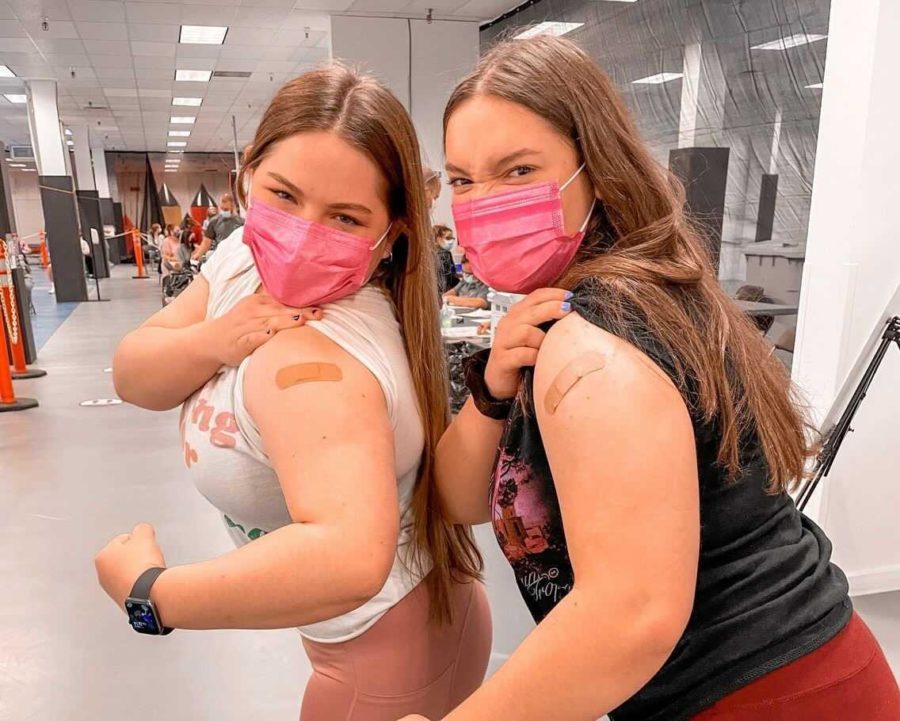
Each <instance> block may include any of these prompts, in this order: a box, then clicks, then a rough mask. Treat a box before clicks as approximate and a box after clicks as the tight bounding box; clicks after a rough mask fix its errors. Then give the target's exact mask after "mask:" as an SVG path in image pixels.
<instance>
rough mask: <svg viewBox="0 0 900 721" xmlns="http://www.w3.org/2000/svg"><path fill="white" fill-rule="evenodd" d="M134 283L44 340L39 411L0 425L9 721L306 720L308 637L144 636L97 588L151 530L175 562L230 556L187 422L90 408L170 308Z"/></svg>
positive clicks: (145, 285)
mask: <svg viewBox="0 0 900 721" xmlns="http://www.w3.org/2000/svg"><path fill="white" fill-rule="evenodd" d="M129 271H130V269H129V268H127V267H126V268H117V269H115V277H114V278H112V279H110V280H107V281H103V286H102V288H103V295H105V296H107V297H112V298H113V301H112V302H109V303H82V304H81V305H80V306H79V307H78V308H77V309H76V310H75V311H74V312H73V313H72V315H71V316H70V317H69V319H68V320H67V321H66V322H65V323H64V324H63V325H62V327H61V328H60V329H59V330H58V331H56V333H55V334H54V335H53V336H52V337H51V338H50V339H49V340H48V341H47V342H46V344H45V345H44V347H43V349H42V350H41V353H40V357H39V365H40V367H42V368H44V369H46V370H47V371H48V372H49V375H48V376H47V377H46V378H43V379H39V380H35V381H27V382H25V381H17V382H16V385H15V388H16V392H17V394H19V395H22V396H31V397H35V398H37V399H39V401H40V403H41V407H40V408H38V409H35V410H30V411H24V412H19V413H4V414H0V527H2V528H3V530H4V540H3V543H2V544H0V584H2V589H3V591H2V593H0V721H26V720H28V721H69V720H72V721H76V720H77V721H82V720H84V721H88V720H90V721H112V720H113V719H123V718H130V719H135V721H150V720H151V719H153V720H156V719H166V720H167V721H181V720H182V719H183V720H184V721H188V720H189V719H190V720H191V721H194V720H196V719H217V721H232V720H233V721H238V720H241V721H243V719H246V718H248V717H253V718H260V719H267V720H269V719H272V720H279V719H284V720H287V719H296V718H297V716H298V711H299V703H300V701H299V699H300V696H301V694H302V690H303V686H304V684H305V682H306V678H307V675H308V673H309V669H308V665H307V662H306V659H305V657H304V655H303V653H302V650H301V647H300V642H299V636H298V635H297V634H296V632H293V631H280V632H267V633H259V632H205V633H175V634H173V635H172V636H169V637H168V638H165V639H156V638H145V637H139V636H138V635H137V634H135V633H134V632H133V631H131V629H130V628H128V626H127V625H126V622H125V617H124V614H122V613H120V612H119V611H117V610H116V608H115V607H114V606H113V604H112V603H111V602H110V601H109V600H108V598H107V597H106V596H105V594H103V592H102V591H101V590H100V588H99V586H98V585H97V582H96V578H95V575H94V569H93V556H94V554H95V553H96V551H97V550H99V549H100V548H101V547H102V546H103V545H104V544H105V543H106V542H107V541H108V540H109V539H110V538H111V537H112V536H114V535H116V534H118V533H122V532H125V531H127V530H129V529H130V528H131V527H132V526H133V525H134V524H135V523H136V522H138V521H141V520H146V521H150V522H152V523H153V524H154V525H155V526H156V527H157V531H158V533H159V537H160V540H161V544H162V546H163V550H164V551H165V552H166V557H167V560H168V561H169V563H172V564H177V563H187V562H191V561H197V560H202V559H205V558H208V557H210V556H213V555H216V554H218V553H221V552H222V551H225V550H227V549H228V548H229V542H228V539H227V537H226V535H225V531H224V529H223V528H222V526H221V523H220V521H219V520H218V517H217V515H216V513H215V512H213V510H212V509H211V507H210V506H209V505H208V504H207V502H206V501H205V500H203V499H202V498H201V497H200V496H199V494H197V493H196V491H195V490H194V489H193V487H192V486H191V485H190V483H189V482H188V480H187V479H186V477H185V471H184V466H183V463H182V462H181V457H180V453H179V449H178V435H177V414H175V413H164V414H163V413H150V412H146V411H142V410H139V409H137V408H133V407H131V406H128V405H121V406H114V407H106V408H81V407H79V405H78V403H79V402H80V401H82V400H85V399H90V398H111V397H114V395H115V393H114V391H113V387H112V381H111V377H110V375H109V374H107V373H104V372H103V370H104V368H107V367H108V366H109V365H110V360H111V357H112V353H113V350H114V348H115V346H116V343H117V342H118V340H119V338H120V337H121V336H122V335H123V334H124V333H125V332H126V331H128V330H129V329H131V328H133V327H135V326H136V325H138V323H140V321H141V320H143V319H144V318H146V317H147V316H149V315H150V314H151V313H152V312H154V311H155V310H156V309H157V308H159V287H158V285H157V283H156V281H155V280H145V281H139V280H131V279H130V275H131V273H130V272H129Z"/></svg>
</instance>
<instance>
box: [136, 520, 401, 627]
mask: <svg viewBox="0 0 900 721" xmlns="http://www.w3.org/2000/svg"><path fill="white" fill-rule="evenodd" d="M357 540H361V539H351V538H348V537H347V534H346V533H341V532H337V531H336V529H330V528H328V527H324V526H320V525H316V524H303V523H292V524H290V525H288V526H284V527H283V528H280V529H278V530H277V531H273V532H272V533H269V534H267V535H265V536H262V537H260V538H258V539H256V540H255V541H253V542H251V543H248V544H247V545H245V546H242V547H241V548H238V549H236V550H234V551H232V552H230V553H228V554H226V555H224V556H220V557H219V558H216V559H213V560H210V561H205V562H203V563H196V564H192V565H188V566H176V567H174V568H170V569H169V570H167V571H166V572H165V573H163V574H162V575H161V576H160V577H159V580H158V581H157V582H156V584H155V585H154V586H153V592H152V597H153V601H154V603H155V604H156V605H157V607H158V608H159V610H160V615H161V616H162V619H163V622H164V623H165V624H166V625H167V626H170V627H172V628H181V629H191V630H209V629H229V628H241V629H276V628H290V627H293V626H305V625H308V624H311V623H316V622H318V621H324V620H326V619H329V618H334V617H336V616H340V615H342V614H344V613H348V612H349V611H352V610H353V609H355V608H358V607H359V606H361V605H362V604H363V603H365V602H366V601H367V600H369V599H370V598H372V597H373V596H374V595H375V594H376V593H377V592H378V591H379V590H380V589H381V587H382V586H383V584H384V581H385V579H386V575H387V574H386V572H384V570H383V569H384V567H385V565H386V564H385V560H386V558H387V556H386V555H385V554H386V553H387V552H388V551H389V552H390V554H391V556H390V557H391V559H392V558H393V553H394V549H385V548H376V549H372V550H367V547H366V545H365V544H364V543H362V542H359V543H357ZM387 568H388V569H389V568H390V565H389V564H388V565H387Z"/></svg>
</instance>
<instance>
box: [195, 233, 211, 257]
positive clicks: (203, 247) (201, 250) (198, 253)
mask: <svg viewBox="0 0 900 721" xmlns="http://www.w3.org/2000/svg"><path fill="white" fill-rule="evenodd" d="M211 246H212V240H211V239H210V238H207V237H206V236H205V235H204V236H203V240H201V241H200V245H198V246H197V247H196V248H194V252H193V254H192V255H191V258H193V259H194V260H200V258H202V257H203V256H204V255H206V253H207V251H208V250H209V249H210V247H211Z"/></svg>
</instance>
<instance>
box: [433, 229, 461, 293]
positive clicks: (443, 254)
mask: <svg viewBox="0 0 900 721" xmlns="http://www.w3.org/2000/svg"><path fill="white" fill-rule="evenodd" d="M433 232H434V244H435V252H436V263H437V280H438V292H439V293H441V295H443V294H444V293H446V292H447V291H448V290H450V289H451V288H453V286H455V285H456V284H457V283H458V282H459V278H457V276H456V265H455V264H454V263H453V255H451V253H450V248H452V247H453V245H454V243H455V242H456V239H455V238H454V237H453V230H452V229H451V228H448V227H447V226H446V225H436V226H434V230H433Z"/></svg>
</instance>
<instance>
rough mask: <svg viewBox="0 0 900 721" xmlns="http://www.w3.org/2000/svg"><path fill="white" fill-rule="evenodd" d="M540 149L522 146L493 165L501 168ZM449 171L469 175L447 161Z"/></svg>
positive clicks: (536, 153) (534, 153)
mask: <svg viewBox="0 0 900 721" xmlns="http://www.w3.org/2000/svg"><path fill="white" fill-rule="evenodd" d="M539 154H540V151H539V150H532V149H531V148H521V149H520V150H516V151H514V152H512V153H510V154H509V155H504V156H503V157H502V158H500V159H499V160H496V161H494V162H493V163H492V164H491V165H492V167H493V168H500V167H503V166H504V165H508V164H509V163H511V162H513V161H515V160H520V159H521V158H524V157H527V156H529V155H539ZM446 168H447V172H448V173H459V174H460V175H468V173H467V172H466V171H465V170H463V169H462V168H458V167H457V166H455V165H453V163H447V165H446Z"/></svg>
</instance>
